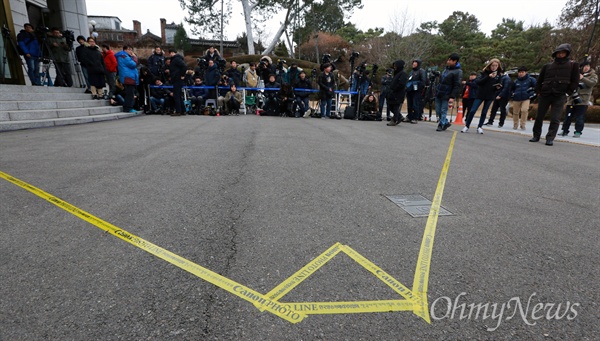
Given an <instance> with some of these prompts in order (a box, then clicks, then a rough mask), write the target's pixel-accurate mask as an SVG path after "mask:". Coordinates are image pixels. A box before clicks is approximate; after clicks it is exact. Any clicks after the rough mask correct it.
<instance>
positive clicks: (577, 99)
mask: <svg viewBox="0 0 600 341" xmlns="http://www.w3.org/2000/svg"><path fill="white" fill-rule="evenodd" d="M571 99H572V100H573V104H581V103H583V99H582V98H581V96H580V95H579V92H578V91H577V90H575V91H573V93H572V94H571Z"/></svg>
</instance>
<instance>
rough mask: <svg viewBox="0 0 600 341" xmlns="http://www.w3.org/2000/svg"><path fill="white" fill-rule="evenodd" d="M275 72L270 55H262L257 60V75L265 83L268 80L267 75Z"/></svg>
mask: <svg viewBox="0 0 600 341" xmlns="http://www.w3.org/2000/svg"><path fill="white" fill-rule="evenodd" d="M271 74H273V75H275V74H277V69H276V68H275V66H273V62H272V60H271V57H269V56H264V57H262V58H261V59H260V62H258V75H259V76H260V79H262V80H263V81H264V82H265V83H266V82H267V81H268V80H269V76H270V75H271Z"/></svg>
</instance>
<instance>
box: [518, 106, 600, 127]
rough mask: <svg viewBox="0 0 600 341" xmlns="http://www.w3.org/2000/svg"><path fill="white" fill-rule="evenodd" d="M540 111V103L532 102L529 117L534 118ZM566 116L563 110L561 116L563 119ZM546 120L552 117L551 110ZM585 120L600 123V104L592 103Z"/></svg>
mask: <svg viewBox="0 0 600 341" xmlns="http://www.w3.org/2000/svg"><path fill="white" fill-rule="evenodd" d="M537 112H538V105H537V104H532V105H531V106H530V107H529V116H528V118H533V119H535V116H536V115H537ZM563 118H564V110H563V115H562V117H561V120H562V119H563ZM544 119H545V120H549V119H550V111H548V112H547V113H546V116H545V117H544ZM585 121H586V122H587V123H600V105H592V106H589V107H588V109H587V112H586V113H585Z"/></svg>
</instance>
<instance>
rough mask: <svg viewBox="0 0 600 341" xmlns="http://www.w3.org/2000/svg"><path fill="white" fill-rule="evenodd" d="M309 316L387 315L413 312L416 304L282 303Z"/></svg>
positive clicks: (386, 301) (398, 301) (389, 301)
mask: <svg viewBox="0 0 600 341" xmlns="http://www.w3.org/2000/svg"><path fill="white" fill-rule="evenodd" d="M280 304H281V305H283V306H284V307H289V308H290V309H294V310H295V311H299V312H301V313H303V314H307V315H324V314H358V313H387V312H393V311H413V310H414V303H413V302H411V301H407V300H382V301H349V302H297V303H289V302H281V303H280Z"/></svg>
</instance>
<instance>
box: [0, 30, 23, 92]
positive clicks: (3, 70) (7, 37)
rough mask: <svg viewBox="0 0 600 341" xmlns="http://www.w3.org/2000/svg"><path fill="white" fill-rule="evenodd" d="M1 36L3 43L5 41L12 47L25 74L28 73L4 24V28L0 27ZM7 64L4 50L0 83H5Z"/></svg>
mask: <svg viewBox="0 0 600 341" xmlns="http://www.w3.org/2000/svg"><path fill="white" fill-rule="evenodd" d="M2 36H3V37H4V38H5V41H6V40H8V41H10V45H11V46H12V48H13V51H15V54H16V55H17V56H18V58H19V60H20V61H21V65H23V67H24V68H25V73H28V72H29V69H28V68H27V64H25V62H24V61H23V59H22V58H21V54H20V53H19V49H18V48H17V43H15V41H14V40H13V38H12V36H11V35H10V29H9V28H8V26H6V24H4V26H2ZM7 64H8V58H7V56H6V49H4V54H3V56H2V83H5V82H6V66H7Z"/></svg>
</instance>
